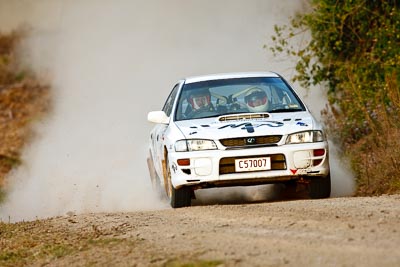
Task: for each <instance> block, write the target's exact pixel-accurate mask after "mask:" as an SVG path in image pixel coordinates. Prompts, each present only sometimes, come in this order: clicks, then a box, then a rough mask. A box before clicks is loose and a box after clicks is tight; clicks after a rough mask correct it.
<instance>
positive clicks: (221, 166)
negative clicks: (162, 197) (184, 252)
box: [147, 72, 331, 208]
mask: <svg viewBox="0 0 400 267" xmlns="http://www.w3.org/2000/svg"><path fill="white" fill-rule="evenodd" d="M148 120H149V121H150V122H153V123H156V125H155V127H154V128H153V129H152V131H151V133H150V148H149V155H148V159H147V163H148V167H149V171H150V177H151V180H152V184H153V186H154V187H155V188H157V189H158V190H161V191H163V190H165V192H166V195H167V196H168V197H169V199H170V203H171V206H172V207H173V208H178V207H185V206H190V205H191V199H192V198H193V197H194V191H195V190H198V189H203V188H211V187H225V186H247V185H260V184H273V183H283V184H286V185H293V184H294V185H296V184H297V183H302V184H305V185H306V186H307V188H308V194H309V196H310V197H311V198H326V197H329V196H330V191H331V181H330V180H331V179H330V170H329V158H328V156H329V153H328V142H327V140H326V137H325V134H324V132H323V130H322V127H321V125H320V124H319V123H318V122H317V121H316V120H315V119H314V118H313V116H312V115H311V113H310V112H309V110H308V109H307V107H306V106H305V105H304V103H303V102H302V101H301V100H300V98H299V97H298V96H297V94H296V93H295V91H294V90H293V89H292V88H291V87H290V85H289V84H288V83H287V82H286V81H285V80H284V79H283V78H282V77H281V76H280V75H278V74H276V73H273V72H261V73H260V72H254V73H228V74H215V75H207V76H199V77H190V78H186V79H183V80H180V81H178V82H177V83H176V85H175V86H174V88H173V89H172V91H171V93H170V95H169V97H168V99H167V101H166V102H165V105H164V107H163V109H162V110H161V111H152V112H150V113H149V114H148Z"/></svg>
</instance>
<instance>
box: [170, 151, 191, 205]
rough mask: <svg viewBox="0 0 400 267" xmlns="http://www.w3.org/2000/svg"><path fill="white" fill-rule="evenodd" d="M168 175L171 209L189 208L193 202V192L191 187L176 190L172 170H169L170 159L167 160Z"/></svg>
mask: <svg viewBox="0 0 400 267" xmlns="http://www.w3.org/2000/svg"><path fill="white" fill-rule="evenodd" d="M165 169H166V175H167V186H166V189H167V195H168V197H169V199H170V204H171V207H173V208H182V207H188V206H190V205H191V202H192V191H191V188H190V187H181V188H179V189H175V188H174V186H173V185H172V182H171V170H170V168H169V163H168V158H167V160H166V166H165Z"/></svg>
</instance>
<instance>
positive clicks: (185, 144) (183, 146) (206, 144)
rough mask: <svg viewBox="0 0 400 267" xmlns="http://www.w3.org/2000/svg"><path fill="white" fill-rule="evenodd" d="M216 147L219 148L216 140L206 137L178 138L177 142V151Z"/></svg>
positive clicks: (212, 148)
mask: <svg viewBox="0 0 400 267" xmlns="http://www.w3.org/2000/svg"><path fill="white" fill-rule="evenodd" d="M214 149H217V145H216V144H215V142H214V141H212V140H206V139H186V140H178V141H176V143H175V151H176V152H187V151H199V150H214Z"/></svg>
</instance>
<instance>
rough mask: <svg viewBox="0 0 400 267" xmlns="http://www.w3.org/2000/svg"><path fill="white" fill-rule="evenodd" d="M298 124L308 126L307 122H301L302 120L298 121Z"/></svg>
mask: <svg viewBox="0 0 400 267" xmlns="http://www.w3.org/2000/svg"><path fill="white" fill-rule="evenodd" d="M296 125H299V126H308V124H307V123H305V122H301V121H298V122H297V123H296Z"/></svg>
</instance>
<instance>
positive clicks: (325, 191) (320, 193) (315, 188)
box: [309, 174, 331, 199]
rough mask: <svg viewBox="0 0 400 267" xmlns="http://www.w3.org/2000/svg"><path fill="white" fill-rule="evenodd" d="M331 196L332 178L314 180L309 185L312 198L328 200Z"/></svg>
mask: <svg viewBox="0 0 400 267" xmlns="http://www.w3.org/2000/svg"><path fill="white" fill-rule="evenodd" d="M330 195H331V176H330V174H329V175H328V176H326V177H319V178H312V179H310V184H309V196H310V198H314V199H316V198H328V197H329V196H330Z"/></svg>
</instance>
